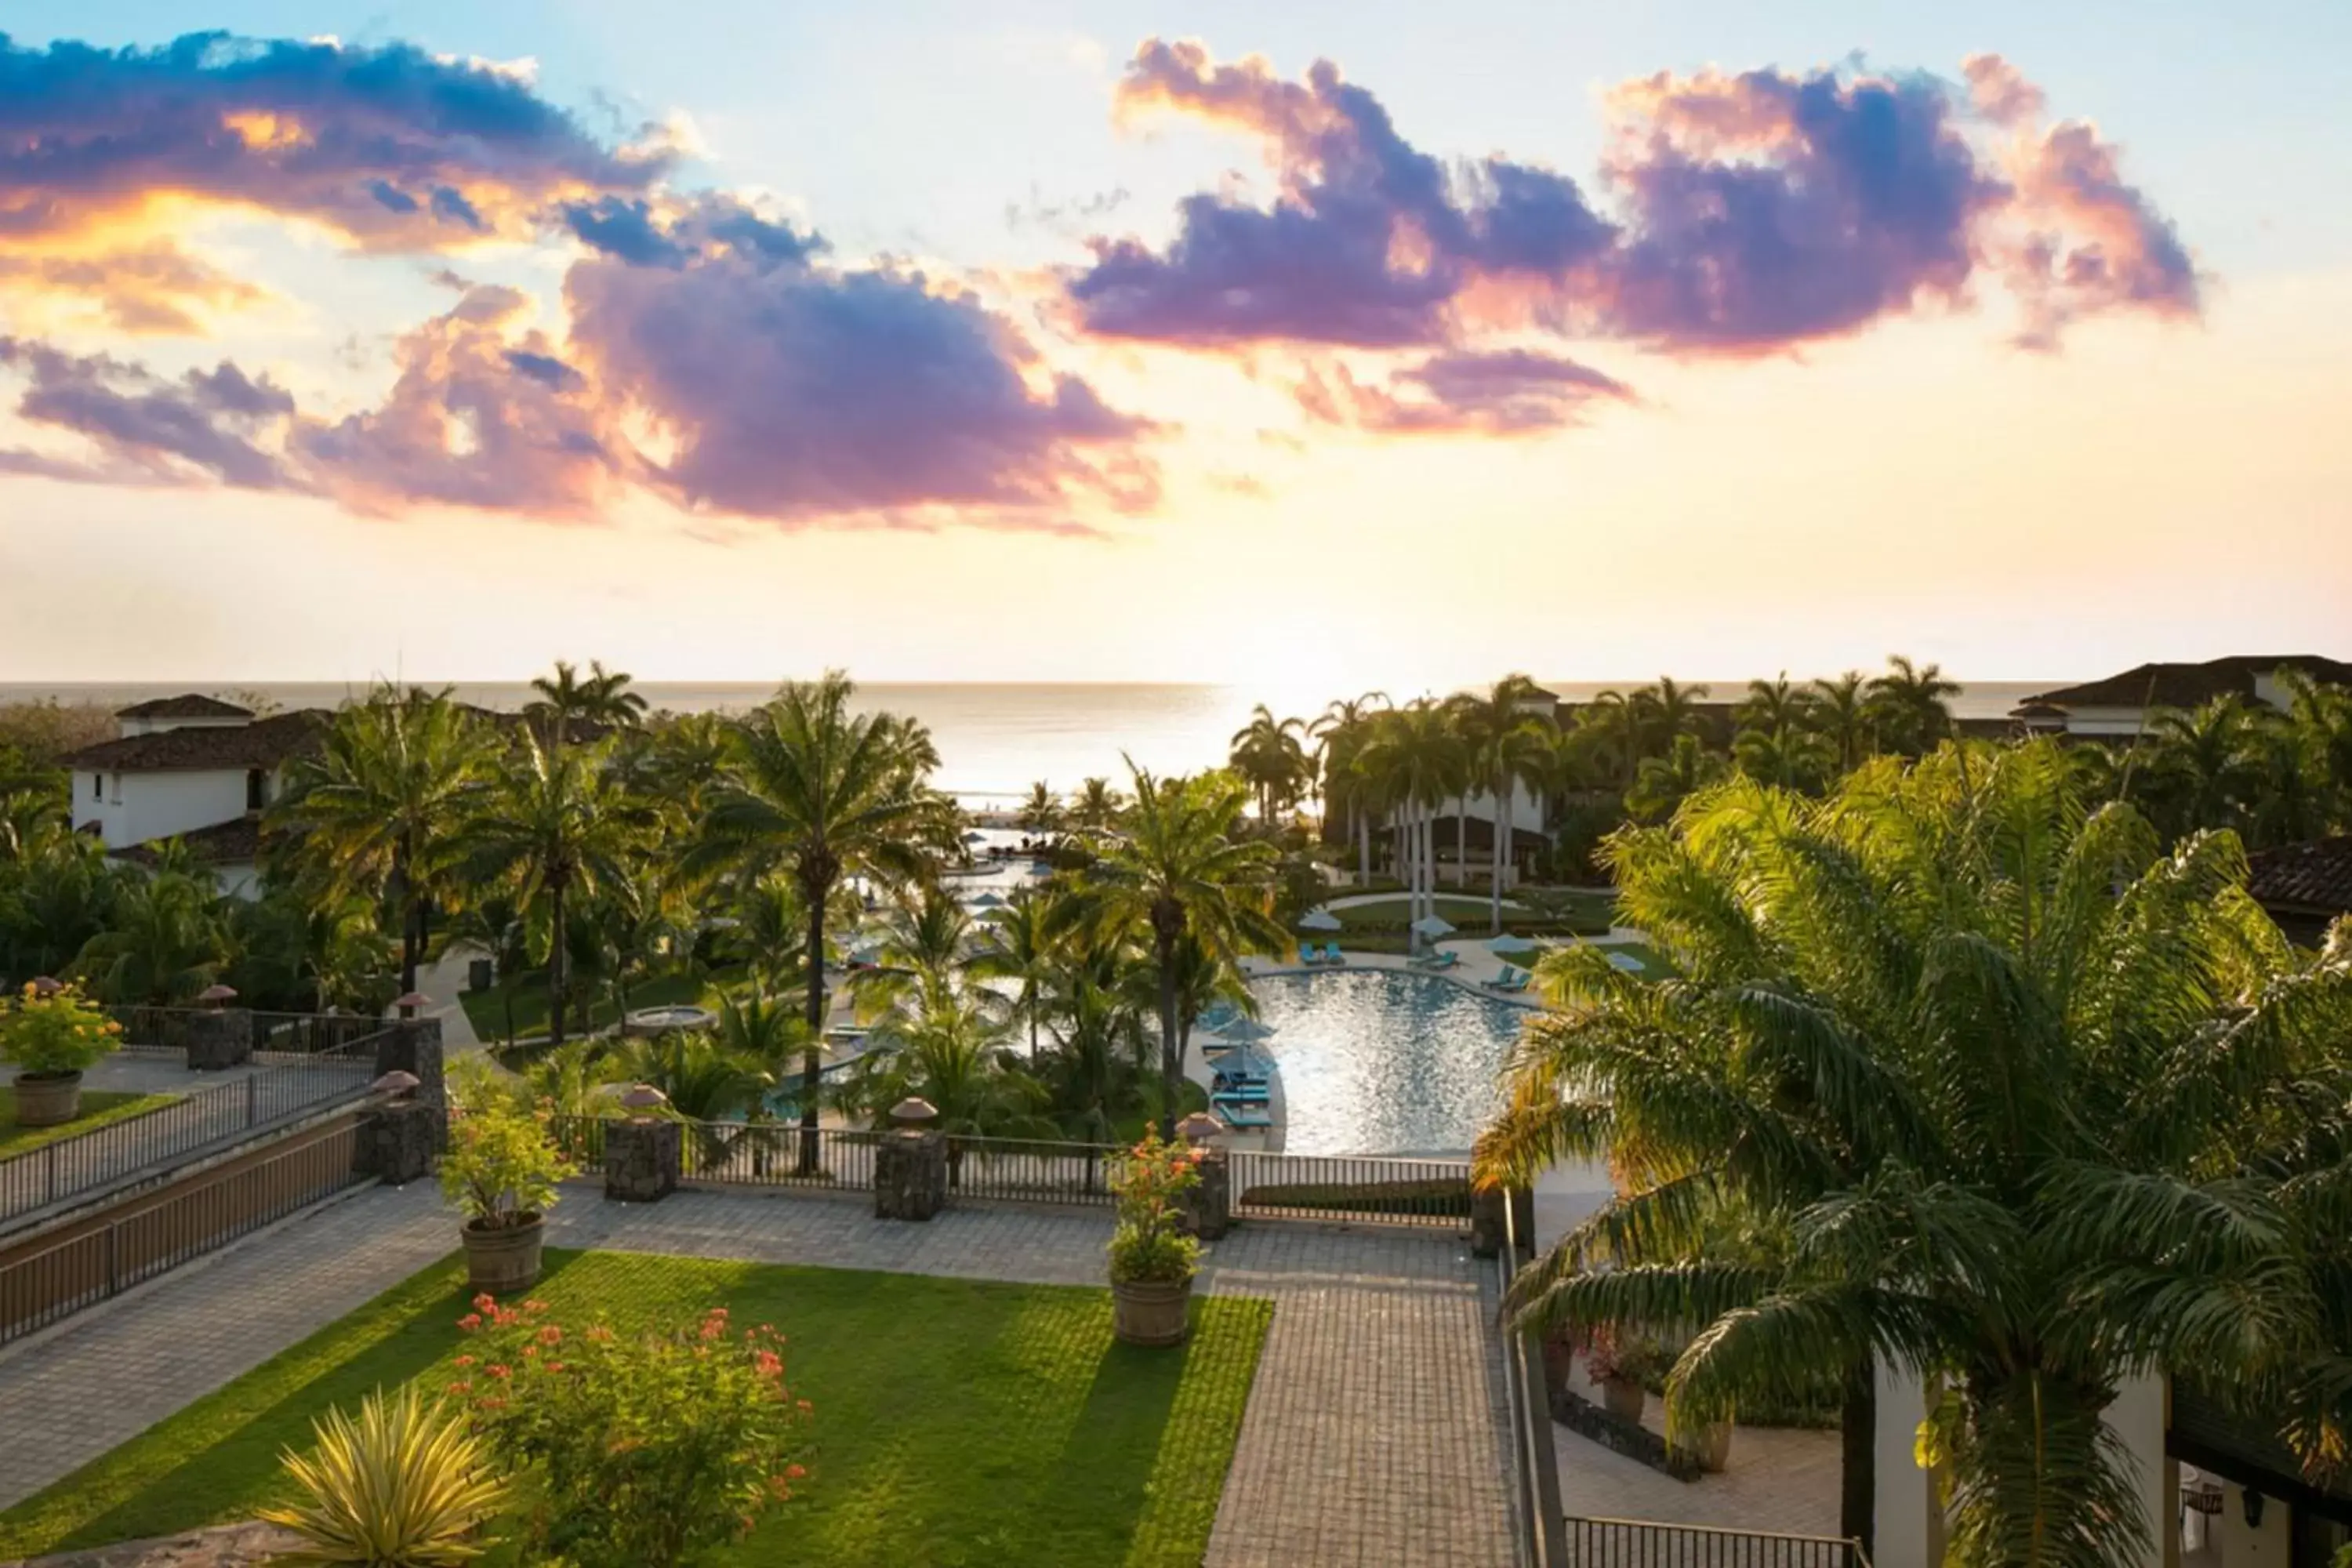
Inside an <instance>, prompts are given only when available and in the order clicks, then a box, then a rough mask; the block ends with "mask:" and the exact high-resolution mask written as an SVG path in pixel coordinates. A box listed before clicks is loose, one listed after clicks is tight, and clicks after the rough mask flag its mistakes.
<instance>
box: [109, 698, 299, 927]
mask: <svg viewBox="0 0 2352 1568" xmlns="http://www.w3.org/2000/svg"><path fill="white" fill-rule="evenodd" d="M114 717H115V722H116V723H117V725H118V726H119V727H120V729H121V733H120V734H118V735H117V736H116V737H115V738H114V739H113V740H111V741H101V742H99V743H98V744H96V745H94V746H88V747H85V748H83V749H82V750H81V751H79V752H75V753H73V754H72V755H71V756H69V757H68V758H66V759H65V765H66V766H67V767H68V769H70V770H71V772H72V780H73V822H74V829H75V831H76V832H79V833H88V834H90V835H92V836H94V837H97V838H98V839H99V840H100V842H101V843H103V844H104V845H105V846H106V847H107V848H108V849H109V850H110V851H112V852H114V853H116V854H119V855H121V856H122V857H123V858H126V859H131V860H139V859H142V858H152V855H153V849H152V846H154V845H157V844H160V843H162V842H163V841H165V840H167V839H173V838H177V839H180V840H182V841H183V842H184V843H185V845H186V846H187V847H188V848H189V849H191V850H193V851H194V853H195V855H196V857H197V858H199V859H200V860H202V861H204V862H205V864H207V865H209V866H210V867H211V868H213V875H214V876H215V878H216V879H218V880H219V882H220V886H221V889H222V890H223V891H224V892H229V893H236V894H239V895H245V894H248V893H250V892H251V891H252V889H253V888H254V885H255V883H256V881H257V878H258V872H257V860H258V858H259V846H260V835H261V827H260V819H261V813H262V810H263V808H264V807H266V806H268V805H269V804H270V803H271V802H272V801H274V800H276V799H277V798H278V794H279V792H280V790H281V789H282V788H283V787H284V784H285V770H286V765H287V763H289V762H291V761H292V760H293V759H294V758H295V757H297V756H299V755H302V754H303V753H305V752H310V750H312V749H313V748H315V747H316V746H317V745H318V743H319V736H320V731H322V730H323V729H324V728H325V725H326V721H327V715H326V714H325V713H323V712H321V711H320V710H317V709H304V710H299V711H296V712H291V713H279V714H273V715H270V716H268V717H266V718H265V717H261V716H258V715H257V714H255V713H254V712H252V711H251V710H248V709H245V708H239V707H237V706H236V704H234V703H229V702H223V701H220V700H217V699H215V698H211V697H202V696H197V695H194V694H193V693H192V694H189V695H185V696H181V697H166V698H159V699H157V700H154V701H152V702H141V703H137V704H135V705H133V706H131V707H129V708H125V709H123V710H121V712H119V713H117V714H116V715H115V716H114ZM142 850H143V853H142Z"/></svg>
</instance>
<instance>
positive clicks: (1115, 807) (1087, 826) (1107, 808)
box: [1069, 778, 1127, 833]
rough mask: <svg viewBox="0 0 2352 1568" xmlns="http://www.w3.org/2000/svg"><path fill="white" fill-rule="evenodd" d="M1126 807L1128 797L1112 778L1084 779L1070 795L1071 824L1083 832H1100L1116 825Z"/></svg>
mask: <svg viewBox="0 0 2352 1568" xmlns="http://www.w3.org/2000/svg"><path fill="white" fill-rule="evenodd" d="M1126 809H1127V798H1126V797H1125V796H1124V795H1120V794H1119V793H1118V787H1117V786H1116V785H1114V784H1112V783H1111V782H1110V780H1108V779H1107V778H1089V779H1083V780H1080V781H1079V784H1078V790H1077V793H1076V795H1072V796H1071V797H1070V814H1069V820H1070V826H1073V827H1076V828H1077V829H1078V830H1079V831H1080V832H1082V833H1100V832H1103V831H1104V830H1105V829H1107V828H1109V827H1111V826H1114V825H1115V824H1116V823H1117V822H1118V814H1119V813H1120V812H1122V811H1125V810H1126Z"/></svg>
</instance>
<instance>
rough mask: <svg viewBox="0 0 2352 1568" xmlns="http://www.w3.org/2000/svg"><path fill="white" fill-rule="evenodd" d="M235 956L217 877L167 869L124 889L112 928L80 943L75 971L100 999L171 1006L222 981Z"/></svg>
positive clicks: (111, 920)
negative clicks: (214, 883)
mask: <svg viewBox="0 0 2352 1568" xmlns="http://www.w3.org/2000/svg"><path fill="white" fill-rule="evenodd" d="M229 954H230V943H229V933H228V922H227V919H226V913H225V911H224V910H223V908H222V904H221V900H220V898H219V896H218V895H217V894H215V892H214V891H213V889H212V879H211V878H210V877H209V876H206V877H205V878H203V879H201V880H200V879H198V878H196V877H191V876H188V875H186V874H185V873H183V872H178V871H163V872H158V873H157V874H156V875H154V876H152V877H146V878H142V879H139V880H137V881H135V882H133V883H131V885H130V886H128V887H126V888H124V889H122V891H121V894H120V895H118V896H117V897H116V899H115V900H114V903H113V907H112V909H111V910H109V912H108V916H107V924H106V929H105V930H103V931H100V932H99V933H98V934H97V935H95V936H92V937H91V938H90V939H89V941H88V942H84V943H83V944H82V949H81V953H80V955H79V957H77V958H76V959H75V960H74V965H73V967H74V972H75V973H77V974H79V976H80V977H81V978H82V979H83V980H85V981H87V982H88V983H89V988H90V992H91V994H93V995H95V996H97V997H98V998H99V999H100V1000H101V1001H105V1002H128V1003H140V1004H143V1005H150V1006H157V1007H168V1006H173V1005H180V1004H184V1003H188V1002H192V1001H194V999H195V997H196V994H197V993H199V992H201V991H203V990H204V988H205V986H207V985H210V984H213V982H215V980H217V979H219V978H220V973H221V970H222V969H223V968H224V967H225V966H226V964H227V963H228V961H229Z"/></svg>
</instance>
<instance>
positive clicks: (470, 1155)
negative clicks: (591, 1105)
mask: <svg viewBox="0 0 2352 1568" xmlns="http://www.w3.org/2000/svg"><path fill="white" fill-rule="evenodd" d="M569 1170H570V1166H569V1165H568V1164H567V1163H565V1161H564V1158H563V1154H562V1151H561V1150H559V1149H557V1148H556V1146H555V1143H554V1141H553V1140H552V1139H551V1137H550V1136H549V1133H548V1127H547V1122H546V1121H545V1119H544V1118H542V1117H541V1116H539V1115H537V1114H535V1113H533V1112H530V1111H527V1110H520V1109H518V1108H517V1107H515V1106H513V1105H511V1104H508V1103H504V1102H500V1101H496V1100H492V1101H488V1102H486V1103H484V1104H482V1105H479V1106H476V1107H471V1108H468V1110H467V1112H466V1114H465V1115H463V1116H457V1117H452V1118H451V1119H450V1122H449V1152H447V1153H446V1154H444V1155H443V1156H441V1191H442V1192H443V1194H446V1196H447V1197H448V1199H449V1201H450V1202H451V1203H454V1204H456V1205H457V1206H458V1207H460V1208H462V1209H464V1210H465V1211H466V1217H467V1222H468V1223H469V1224H471V1225H472V1226H474V1228H476V1229H478V1230H505V1229H510V1228H512V1227H513V1226H520V1225H523V1224H527V1223H528V1222H530V1221H531V1220H534V1219H537V1218H538V1217H539V1216H540V1215H542V1214H544V1213H546V1212H547V1210H548V1209H550V1208H551V1207H553V1206H554V1204H555V1184H556V1183H558V1182H560V1181H562V1179H563V1178H564V1176H565V1174H566V1173H568V1172H569Z"/></svg>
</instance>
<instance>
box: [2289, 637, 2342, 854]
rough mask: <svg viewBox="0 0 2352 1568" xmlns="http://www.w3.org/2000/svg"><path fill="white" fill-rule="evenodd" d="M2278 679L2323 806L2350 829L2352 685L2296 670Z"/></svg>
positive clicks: (2334, 822) (2332, 820)
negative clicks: (2285, 693) (2311, 675)
mask: <svg viewBox="0 0 2352 1568" xmlns="http://www.w3.org/2000/svg"><path fill="white" fill-rule="evenodd" d="M2279 679H2280V682H2281V684H2282V685H2284V687H2285V688H2286V690H2287V693H2288V706H2287V718H2288V722H2289V723H2290V725H2292V727H2293V728H2294V732H2295V735H2296V736H2297V738H2298V740H2299V741H2300V742H2301V744H2302V747H2303V750H2304V757H2305V764H2304V765H2305V768H2306V769H2308V770H2309V772H2310V773H2311V775H2312V777H2313V778H2314V780H2315V781H2316V787H2317V790H2318V793H2319V801H2320V809H2321V811H2322V812H2323V813H2324V814H2325V815H2326V819H2327V822H2328V826H2331V827H2332V828H2334V829H2336V831H2339V832H2342V831H2347V830H2352V687H2345V686H2332V685H2328V684H2326V683H2325V682H2322V681H2316V680H2314V679H2311V678H2310V677H2308V676H2306V675H2305V674H2304V673H2303V672H2302V671H2300V670H2297V669H2293V668H2288V669H2282V670H2280V671H2279Z"/></svg>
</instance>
